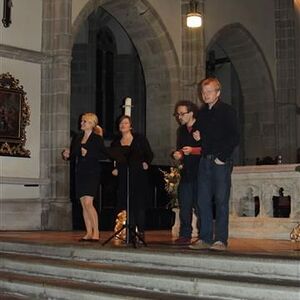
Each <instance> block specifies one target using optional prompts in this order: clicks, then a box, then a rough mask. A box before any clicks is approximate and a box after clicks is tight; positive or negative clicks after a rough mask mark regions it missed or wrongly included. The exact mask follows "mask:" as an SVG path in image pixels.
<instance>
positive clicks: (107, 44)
mask: <svg viewBox="0 0 300 300" xmlns="http://www.w3.org/2000/svg"><path fill="white" fill-rule="evenodd" d="M145 94H146V92H145V80H144V74H143V69H142V65H141V62H140V59H139V55H138V53H137V51H136V48H135V46H134V44H133V43H132V41H131V40H130V37H129V36H128V35H127V33H126V31H125V30H124V29H123V27H122V26H121V25H120V24H119V23H118V22H117V21H116V19H114V18H113V17H112V16H111V15H110V14H109V13H107V12H106V11H105V10H104V9H103V8H101V7H99V8H98V9H97V10H95V11H94V12H93V13H92V14H91V15H90V16H89V17H88V18H87V20H86V21H85V23H83V25H82V26H81V30H80V31H79V32H78V34H77V36H76V39H75V42H74V46H73V50H72V65H71V131H72V132H76V131H78V117H79V116H80V115H81V114H82V113H83V112H87V111H91V112H95V113H96V114H97V115H98V117H99V120H100V125H101V126H102V127H103V128H104V138H105V140H107V141H108V142H109V141H110V140H111V139H112V137H113V135H114V133H115V126H114V125H115V120H116V119H117V117H118V116H120V115H121V114H122V112H123V109H122V105H123V101H124V99H125V98H126V97H130V98H132V101H133V105H134V107H133V109H132V118H133V124H134V128H135V130H136V131H138V132H140V133H145V124H146V118H145V115H146V113H145V110H146V96H145Z"/></svg>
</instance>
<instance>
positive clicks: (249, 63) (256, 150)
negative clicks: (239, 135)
mask: <svg viewBox="0 0 300 300" xmlns="http://www.w3.org/2000/svg"><path fill="white" fill-rule="evenodd" d="M216 44H217V45H218V46H219V47H220V48H221V49H222V50H223V51H224V52H225V53H226V54H227V55H228V57H229V59H230V61H231V63H232V64H233V66H234V68H235V70H236V72H237V75H238V78H239V82H240V86H241V90H242V94H243V107H244V109H243V114H244V126H243V127H244V136H243V142H244V149H245V150H244V151H245V163H246V164H248V163H251V164H253V163H254V162H255V158H256V157H264V156H267V155H268V156H275V155H276V149H277V142H276V140H277V139H276V109H275V89H274V83H273V79H272V76H271V72H270V69H269V67H268V64H267V61H266V59H265V57H264V54H263V51H262V50H261V49H260V47H259V45H258V43H257V42H256V40H255V39H254V37H253V36H252V35H251V33H250V32H249V31H248V30H247V29H246V28H245V27H244V26H243V25H242V24H240V23H234V24H230V25H226V26H224V27H223V28H222V29H220V30H219V31H218V32H217V33H216V34H215V36H214V37H213V38H212V40H211V41H210V43H209V44H208V47H207V52H208V51H209V49H210V48H211V47H212V46H213V45H216Z"/></svg>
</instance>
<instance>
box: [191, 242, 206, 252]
mask: <svg viewBox="0 0 300 300" xmlns="http://www.w3.org/2000/svg"><path fill="white" fill-rule="evenodd" d="M189 248H190V249H195V250H201V249H209V248H210V244H207V243H205V242H203V241H202V240H198V241H197V242H195V243H193V244H192V245H189Z"/></svg>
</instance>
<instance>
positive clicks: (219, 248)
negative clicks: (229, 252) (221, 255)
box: [209, 241, 227, 251]
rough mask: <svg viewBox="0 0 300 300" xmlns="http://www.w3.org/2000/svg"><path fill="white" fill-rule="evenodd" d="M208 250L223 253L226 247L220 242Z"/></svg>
mask: <svg viewBox="0 0 300 300" xmlns="http://www.w3.org/2000/svg"><path fill="white" fill-rule="evenodd" d="M209 249H210V250H216V251H225V250H226V249H227V246H226V245H225V244H224V243H223V242H221V241H216V242H214V243H213V244H212V245H211V247H210V248H209Z"/></svg>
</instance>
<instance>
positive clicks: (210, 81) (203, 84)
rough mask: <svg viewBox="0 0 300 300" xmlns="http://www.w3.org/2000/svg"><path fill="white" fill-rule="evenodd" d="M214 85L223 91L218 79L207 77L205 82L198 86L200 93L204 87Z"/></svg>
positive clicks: (202, 81)
mask: <svg viewBox="0 0 300 300" xmlns="http://www.w3.org/2000/svg"><path fill="white" fill-rule="evenodd" d="M211 83H213V84H214V85H215V86H216V90H218V91H220V90H221V87H222V86H221V83H220V81H219V80H218V79H217V78H216V77H207V78H205V79H203V80H201V81H200V82H199V84H198V92H199V93H201V91H202V89H203V87H204V86H205V85H209V84H211Z"/></svg>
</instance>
